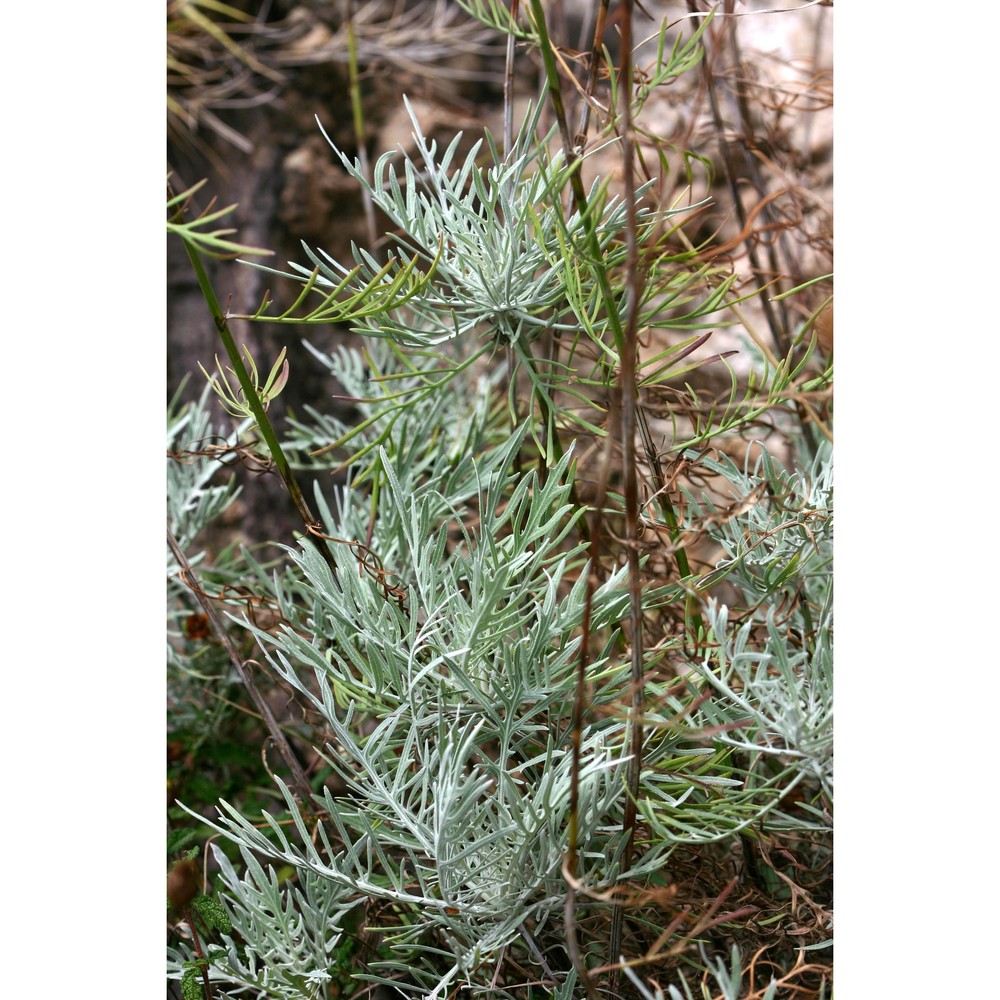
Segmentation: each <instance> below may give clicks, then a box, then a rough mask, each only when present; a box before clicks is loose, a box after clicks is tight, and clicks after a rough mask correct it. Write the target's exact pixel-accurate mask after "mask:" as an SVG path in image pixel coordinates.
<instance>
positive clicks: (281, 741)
mask: <svg viewBox="0 0 1000 1000" xmlns="http://www.w3.org/2000/svg"><path fill="white" fill-rule="evenodd" d="M167 545H169V546H170V551H171V552H173V554H174V558H175V559H176V560H177V564H178V565H179V566H180V568H181V572H180V578H181V580H182V581H184V583H185V584H187V586H188V587H189V589H190V590H191V591H192V593H193V594H194V596H195V598H196V599H197V601H198V603H199V604H200V605H201V608H202V611H204V612H205V616H206V617H207V618H208V620H209V622H210V623H211V625H212V629H213V631H214V632H215V634H216V636H217V637H218V640H219V642H220V643H222V648H223V649H225V651H226V653H227V654H228V655H229V659H230V660H232V663H233V666H234V667H236V672H237V673H238V674H239V675H240V680H241V681H242V682H243V686H244V687H245V688H246V689H247V693H248V694H249V695H250V700H251V701H252V702H253V703H254V705H255V706H256V708H257V711H258V712H260V715H261V718H262V719H263V720H264V724H265V725H266V726H267V731H268V732H269V733H270V735H271V739H272V740H273V741H274V745H275V746H276V747H277V748H278V752H279V753H280V754H281V756H282V757H283V758H284V760H285V763H286V764H287V765H288V769H289V771H290V772H291V775H292V780H293V781H294V783H295V786H296V788H297V789H298V792H299V796H300V797H301V800H302V803H303V804H304V805H307V804H308V802H309V801H310V799H311V798H312V788H311V786H310V785H309V779H308V778H307V777H306V775H305V771H303V770H302V765H301V764H300V763H299V762H298V760H297V759H296V757H295V754H294V753H293V752H292V748H291V746H289V743H288V740H287V739H285V734H284V733H283V732H282V731H281V727H280V726H279V725H278V720H277V719H275V717H274V713H273V712H272V711H271V707H270V705H268V703H267V701H265V699H264V697H263V696H262V695H261V693H260V691H258V690H257V685H256V684H255V683H254V679H253V677H252V676H251V674H250V671H249V670H248V669H247V666H246V664H245V663H244V662H243V659H242V657H241V656H240V654H239V652H238V651H237V649H236V647H235V646H234V645H233V642H232V640H231V639H230V638H229V634H228V633H227V632H226V630H225V628H224V627H223V624H222V620H221V619H220V618H219V613H218V612H217V611H216V610H215V606H214V605H213V604H212V602H211V601H210V600H209V599H208V597H207V595H206V594H205V591H204V590H203V589H202V587H201V585H200V584H199V583H198V578H197V576H196V575H195V572H194V570H193V569H192V568H191V564H190V563H189V562H188V560H187V556H185V555H184V551H183V550H182V549H181V547H180V545H178V544H177V539H175V538H174V536H173V532H171V531H170V529H169V527H168V528H167Z"/></svg>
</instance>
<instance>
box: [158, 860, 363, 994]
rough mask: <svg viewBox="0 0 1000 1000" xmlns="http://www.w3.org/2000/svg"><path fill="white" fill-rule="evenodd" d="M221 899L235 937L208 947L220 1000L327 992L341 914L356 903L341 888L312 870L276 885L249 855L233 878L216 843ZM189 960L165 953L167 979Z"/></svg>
mask: <svg viewBox="0 0 1000 1000" xmlns="http://www.w3.org/2000/svg"><path fill="white" fill-rule="evenodd" d="M212 853H213V855H214V857H215V861H216V863H217V864H218V866H219V879H220V882H221V884H222V886H223V889H224V891H223V893H222V897H223V898H224V899H226V901H227V903H228V908H227V912H228V914H229V915H230V919H231V922H232V927H233V931H234V932H235V933H233V934H223V935H221V937H222V944H221V945H220V944H214V943H213V944H209V945H208V946H207V953H208V954H207V957H208V959H209V961H210V963H211V978H212V982H213V983H214V984H215V985H216V986H218V985H225V986H226V987H227V989H226V991H225V993H224V994H223V995H225V996H246V995H248V994H249V995H255V996H261V997H263V996H266V997H273V998H275V1000H313V998H317V997H321V996H324V995H326V994H325V987H326V984H328V983H329V982H330V980H331V979H334V978H335V977H336V975H337V972H338V970H337V969H336V968H335V966H334V960H335V956H336V954H337V946H338V944H339V943H340V941H341V936H342V926H343V923H344V918H345V916H346V914H347V913H348V912H349V911H350V910H351V909H352V908H354V906H355V905H356V902H355V901H354V900H352V899H350V898H348V894H347V893H346V892H345V890H344V887H343V886H340V885H338V884H337V883H335V882H332V881H330V880H329V879H325V878H321V877H319V876H316V875H313V874H312V873H310V872H302V873H300V874H299V877H298V878H297V879H296V880H295V881H286V882H285V883H284V884H281V883H279V879H278V875H277V874H276V873H275V871H274V868H273V867H271V866H268V867H267V869H266V870H265V868H264V867H263V866H262V865H261V864H260V863H259V862H258V861H257V859H256V858H255V857H254V855H253V854H252V853H251V852H249V851H247V850H246V849H242V850H241V856H242V859H243V874H242V875H240V874H237V872H236V869H235V868H234V866H233V864H232V862H231V861H230V860H229V858H228V857H227V856H226V854H225V852H223V851H221V850H219V849H218V847H217V846H215V845H213V851H212ZM186 957H187V956H186V955H184V954H183V953H182V952H180V951H178V950H172V951H171V952H170V954H169V962H168V973H173V974H178V973H179V972H180V970H181V968H182V965H183V962H184V960H185V958H186Z"/></svg>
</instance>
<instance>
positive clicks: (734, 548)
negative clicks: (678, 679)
mask: <svg viewBox="0 0 1000 1000" xmlns="http://www.w3.org/2000/svg"><path fill="white" fill-rule="evenodd" d="M749 461H750V460H749V459H748V464H747V467H745V468H744V469H740V468H738V467H737V466H736V465H735V464H734V463H733V462H732V461H731V460H729V459H726V458H723V459H720V460H719V461H706V462H705V463H704V464H705V465H706V466H707V467H708V468H709V469H710V470H711V471H714V472H716V473H718V474H719V475H721V476H722V477H724V479H725V481H726V482H728V483H729V484H730V487H731V489H732V493H733V497H734V499H735V500H736V501H737V503H739V504H742V505H743V506H745V507H746V508H747V509H745V510H743V511H742V512H741V513H740V514H739V516H737V517H726V516H722V517H719V516H717V515H718V513H719V512H718V511H717V510H716V509H715V507H714V505H712V504H711V503H710V502H709V501H707V500H705V499H704V498H702V499H701V500H700V501H693V502H692V505H691V508H690V516H691V518H692V519H701V520H702V522H703V523H706V524H707V525H708V526H709V532H710V534H711V535H712V536H713V537H714V538H715V539H716V540H717V541H718V542H719V543H720V544H721V546H722V550H723V558H722V559H721V560H720V562H719V565H718V571H719V572H724V573H726V574H727V576H728V578H729V579H730V580H731V581H732V582H734V583H735V584H736V585H737V586H738V587H739V589H740V591H741V592H742V595H743V598H744V600H745V601H746V602H747V603H748V605H750V606H751V607H752V608H753V609H754V611H753V615H752V616H751V617H750V618H749V619H747V620H746V621H745V622H744V623H743V624H742V625H740V626H739V627H738V628H734V627H733V626H731V625H730V623H729V609H728V608H727V607H726V606H725V605H723V604H720V603H719V602H718V601H716V600H714V599H713V600H710V601H709V602H708V606H707V608H706V615H707V619H708V624H709V626H710V628H711V632H712V635H713V638H714V639H715V641H716V643H717V644H718V645H717V648H715V649H714V650H713V652H712V655H710V656H709V657H707V658H706V659H705V660H704V661H703V662H702V663H701V664H699V665H697V666H696V673H697V675H698V676H699V677H700V678H701V681H702V682H703V683H704V684H706V685H708V686H709V688H710V689H711V690H712V691H713V692H714V694H715V697H713V698H711V699H710V700H708V701H707V702H705V705H704V707H703V712H704V715H705V718H706V720H707V722H708V723H709V724H711V725H731V724H733V723H736V724H738V728H731V729H730V730H729V731H727V732H725V733H723V734H721V735H720V736H719V737H718V739H719V741H720V742H721V743H723V744H725V745H727V746H730V747H733V748H734V749H736V750H738V751H740V752H741V753H744V754H747V755H749V756H750V757H751V758H752V759H754V760H757V759H759V758H768V759H769V761H770V763H771V765H772V773H773V766H777V767H780V768H781V769H782V770H781V773H782V775H783V777H782V781H783V782H784V783H785V787H786V789H791V788H792V787H794V786H795V785H797V784H799V783H800V782H803V781H808V782H811V783H812V784H813V785H815V786H817V787H818V788H819V789H820V790H821V791H822V793H823V794H824V796H825V797H826V798H827V800H829V801H832V798H833V645H832V636H833V456H832V447H831V446H830V445H829V444H823V445H822V446H821V447H820V448H819V449H818V452H817V454H816V457H815V459H814V460H813V463H812V466H811V467H810V468H807V469H804V470H800V471H796V470H786V469H785V468H784V467H783V466H782V464H781V463H780V462H779V461H778V460H777V458H775V457H774V456H773V455H772V454H770V453H769V452H768V451H767V450H766V449H765V448H764V447H763V446H761V447H760V452H759V455H758V457H757V458H756V460H755V461H754V463H753V466H752V467H751V466H750V465H749ZM746 498H750V499H751V500H752V502H750V503H747V500H746ZM749 780H750V781H751V782H753V781H756V780H760V778H759V775H758V772H756V771H754V772H753V776H752V777H751V778H750V779H749ZM773 819H774V821H775V822H781V823H785V822H788V821H789V820H788V817H785V816H782V815H781V814H776V815H775V817H773ZM817 819H818V820H822V821H826V822H828V821H829V817H822V816H817Z"/></svg>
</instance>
